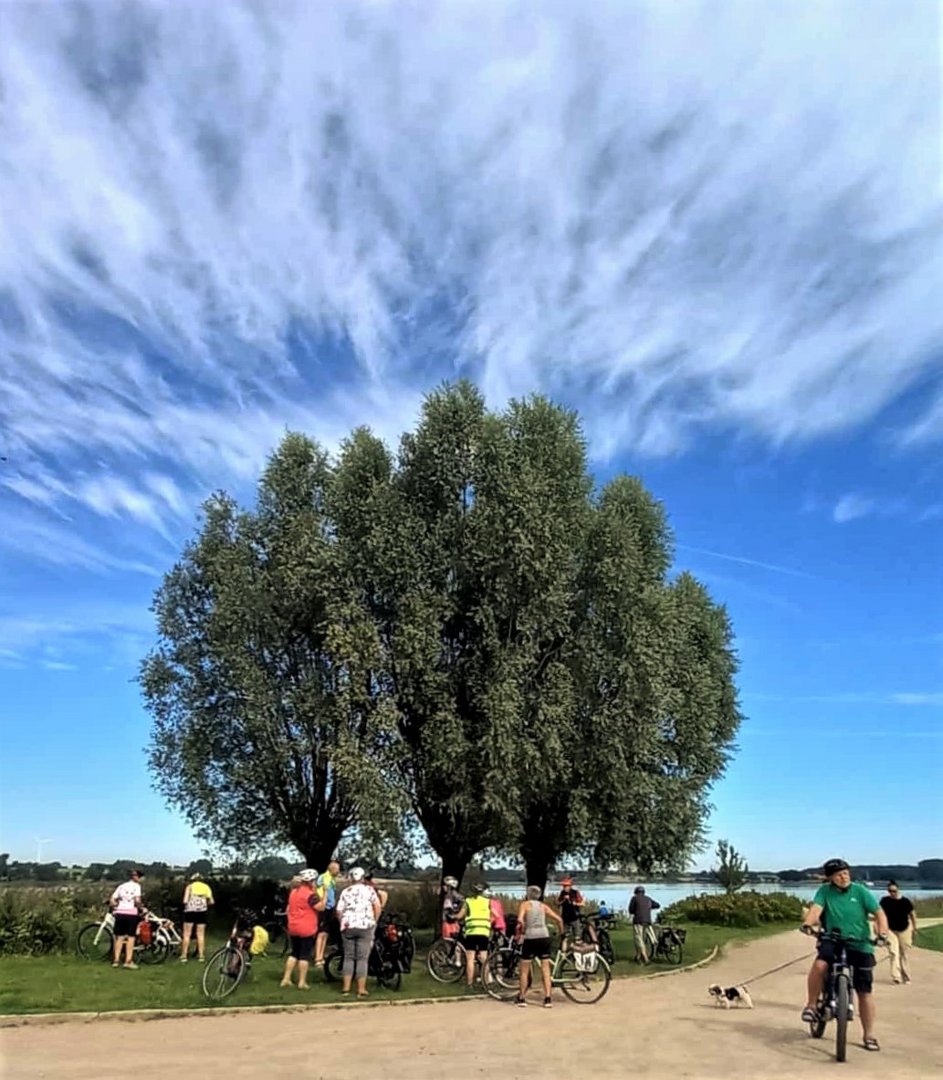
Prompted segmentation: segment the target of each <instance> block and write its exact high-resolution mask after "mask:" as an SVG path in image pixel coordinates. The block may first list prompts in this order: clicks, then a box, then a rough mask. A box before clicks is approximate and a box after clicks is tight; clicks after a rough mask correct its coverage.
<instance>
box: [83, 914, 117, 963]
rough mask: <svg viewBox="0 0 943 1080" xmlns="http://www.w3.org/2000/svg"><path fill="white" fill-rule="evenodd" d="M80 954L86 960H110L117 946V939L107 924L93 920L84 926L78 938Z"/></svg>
mask: <svg viewBox="0 0 943 1080" xmlns="http://www.w3.org/2000/svg"><path fill="white" fill-rule="evenodd" d="M76 945H77V947H78V951H79V956H84V957H85V959H86V960H110V959H111V955H112V953H113V952H114V948H115V939H114V935H113V934H112V932H111V931H110V930H109V929H108V927H107V926H102V924H101V923H97V922H93V923H88V925H86V926H83V927H82V929H81V930H80V931H79V934H78V938H77V939H76Z"/></svg>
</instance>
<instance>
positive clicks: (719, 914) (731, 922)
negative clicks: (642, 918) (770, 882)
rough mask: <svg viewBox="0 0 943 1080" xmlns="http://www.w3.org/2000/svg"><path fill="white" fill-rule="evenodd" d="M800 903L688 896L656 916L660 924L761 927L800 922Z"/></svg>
mask: <svg viewBox="0 0 943 1080" xmlns="http://www.w3.org/2000/svg"><path fill="white" fill-rule="evenodd" d="M802 913H803V907H802V901H801V900H800V899H799V897H798V896H792V895H790V894H789V893H784V892H775V893H758V892H753V891H750V892H738V893H729V894H724V893H721V894H717V893H701V894H700V895H699V896H688V897H685V899H684V900H679V901H678V902H677V903H675V904H671V905H670V906H669V907H666V908H662V910H661V911H660V912H659V920H658V921H659V922H665V923H675V922H695V923H708V924H710V925H712V926H738V927H744V928H746V927H751V926H760V925H761V924H763V923H772V922H792V923H797V924H798V923H800V922H801V921H802Z"/></svg>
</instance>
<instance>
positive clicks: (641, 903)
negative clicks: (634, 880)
mask: <svg viewBox="0 0 943 1080" xmlns="http://www.w3.org/2000/svg"><path fill="white" fill-rule="evenodd" d="M660 907H661V904H659V903H658V901H657V900H653V899H652V898H651V897H650V896H647V895H646V894H645V886H644V885H636V886H635V892H634V893H633V895H632V899H631V900H630V901H629V918H630V919H631V921H632V936H633V937H634V939H635V962H636V963H637V964H647V963H648V961H649V955H648V951H649V949H652V948H654V946H655V927H654V926H652V912H653V911H656V910H657V909H658V908H660Z"/></svg>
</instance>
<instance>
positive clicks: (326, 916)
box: [318, 908, 337, 934]
mask: <svg viewBox="0 0 943 1080" xmlns="http://www.w3.org/2000/svg"><path fill="white" fill-rule="evenodd" d="M336 927H337V912H336V911H335V910H334V908H327V909H326V910H324V911H319V912H318V933H319V934H333V933H335V931H336Z"/></svg>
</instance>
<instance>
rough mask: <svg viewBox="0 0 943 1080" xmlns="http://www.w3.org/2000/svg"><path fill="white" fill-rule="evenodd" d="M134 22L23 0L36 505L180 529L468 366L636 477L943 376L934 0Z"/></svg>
mask: <svg viewBox="0 0 943 1080" xmlns="http://www.w3.org/2000/svg"><path fill="white" fill-rule="evenodd" d="M116 10H117V9H116V7H115V6H114V5H91V4H70V3H63V4H58V5H42V6H36V5H26V4H23V5H14V6H8V7H7V8H6V9H5V12H4V34H3V37H2V39H0V79H2V85H3V92H4V99H5V101H6V102H7V107H6V108H5V110H4V111H3V113H2V115H0V200H2V203H3V205H4V206H6V207H11V208H14V212H12V213H7V214H6V215H4V217H3V219H2V221H0V378H2V380H3V383H4V387H5V390H6V391H7V392H6V393H5V394H4V395H2V396H0V425H2V440H3V442H2V452H5V453H6V454H7V456H8V457H9V458H10V465H9V467H8V468H7V469H6V471H5V473H4V482H5V483H6V486H7V489H8V493H9V494H8V496H7V497H8V498H9V499H14V498H15V499H16V500H18V501H17V502H15V503H14V502H10V503H3V504H0V513H2V514H3V516H4V517H7V516H8V515H14V514H18V513H19V506H20V505H21V503H24V502H25V503H28V504H30V505H31V506H32V507H34V508H35V509H36V510H42V511H44V512H46V513H47V514H48V515H50V516H49V518H48V521H47V525H48V529H49V530H52V531H53V532H51V533H50V535H53V533H54V530H55V529H56V528H58V526H57V525H56V515H59V516H60V517H61V516H62V515H65V516H66V517H69V516H70V515H72V514H74V513H88V514H90V515H94V516H96V517H97V518H99V519H101V520H102V521H103V522H105V523H106V524H107V522H109V521H110V522H114V523H120V524H121V525H122V527H124V525H126V524H129V525H131V526H133V527H134V528H136V529H139V530H141V532H142V533H156V534H158V535H161V536H164V537H174V536H176V535H177V531H178V530H179V528H181V527H182V524H183V523H184V522H185V520H186V516H187V513H188V512H190V511H192V508H193V506H194V504H195V502H196V501H197V499H198V498H199V497H201V496H202V495H203V494H205V493H206V491H207V490H208V489H209V488H211V487H215V486H217V485H219V484H228V483H232V482H235V481H247V480H248V479H249V478H251V477H252V476H254V475H255V474H256V472H257V470H258V467H259V465H260V463H261V460H262V459H263V458H264V456H265V454H266V453H267V452H268V451H269V450H270V449H271V448H272V446H273V445H274V443H275V442H277V439H278V437H279V436H280V434H281V432H282V431H283V430H284V429H285V427H301V428H304V429H305V430H308V431H311V432H312V433H313V434H315V435H317V436H318V437H320V438H322V439H323V440H324V441H325V442H327V443H328V444H336V442H337V441H338V440H339V439H340V438H341V437H342V436H343V434H344V433H345V432H346V431H347V430H349V428H350V427H351V426H352V425H353V424H356V423H361V422H367V423H372V424H374V425H375V426H376V427H377V429H378V430H379V431H380V432H381V433H382V434H384V435H387V436H393V435H395V434H396V432H398V431H399V430H401V429H402V427H404V426H405V425H407V424H408V423H409V422H410V421H411V419H412V417H413V416H414V415H415V412H416V409H417V406H418V400H419V395H420V391H421V390H422V389H423V388H425V387H427V386H428V385H429V384H430V382H434V381H435V380H436V379H438V378H440V377H442V376H452V375H460V374H469V375H472V376H473V377H475V378H477V379H478V380H479V381H480V382H481V384H482V385H483V386H484V387H485V389H486V391H487V392H488V394H489V396H490V398H491V400H492V401H493V402H495V403H498V402H500V401H502V400H503V399H504V398H505V397H506V396H507V395H508V394H520V393H524V392H528V391H530V390H533V389H541V390H545V391H547V392H549V393H551V394H553V395H555V396H557V397H560V398H563V399H565V400H566V401H568V402H570V403H571V404H574V405H576V406H578V407H579V408H580V409H581V411H582V413H583V415H584V417H585V419H586V423H587V429H588V434H589V437H590V445H591V448H592V451H593V453H594V454H595V455H596V456H597V457H600V458H605V457H608V456H611V455H613V454H615V453H617V452H618V451H620V450H622V449H626V448H630V449H634V450H636V451H639V452H641V453H646V454H653V455H658V454H667V453H673V452H675V451H677V450H679V449H681V448H683V447H685V446H686V445H688V444H689V442H690V441H691V440H692V439H693V438H694V437H695V436H696V435H697V433H698V432H700V431H702V430H704V429H706V428H710V429H723V430H730V429H733V430H736V431H740V432H745V433H748V434H751V435H756V436H759V437H761V438H764V439H767V440H770V441H773V442H777V441H783V440H790V439H791V440H801V439H811V438H815V437H817V436H820V435H823V434H827V433H832V432H835V431H837V430H842V429H849V428H852V427H855V426H856V425H860V424H862V423H863V422H865V421H866V420H868V419H869V418H871V417H873V416H874V415H875V414H876V413H877V412H878V411H879V410H880V409H882V408H883V407H884V406H885V405H887V404H888V403H889V402H891V401H893V400H895V399H896V398H897V397H899V396H900V395H901V394H902V393H903V392H904V391H905V390H906V389H907V388H908V387H909V386H912V385H913V384H914V383H915V381H916V380H918V379H926V380H932V379H933V377H934V373H939V370H940V364H939V357H940V351H939V346H940V343H941V338H943V311H941V309H940V306H939V304H938V303H936V302H935V300H934V298H935V296H936V294H937V292H938V289H939V286H940V283H941V273H940V271H941V263H940V251H941V247H940V243H939V241H940V201H939V185H938V160H937V152H936V146H937V142H936V140H937V133H938V129H939V122H940V110H939V107H938V93H937V90H938V81H939V74H938V57H937V55H936V51H935V48H934V41H935V40H936V29H937V18H938V16H937V12H936V9H935V6H934V5H932V4H930V3H919V2H918V3H913V4H908V5H906V6H904V7H901V6H900V5H899V4H896V3H886V4H882V3H874V4H869V5H867V6H866V7H861V5H858V4H854V3H850V2H849V3H845V4H842V3H836V4H833V5H828V6H821V5H816V6H811V5H809V6H806V7H804V8H795V7H790V8H776V7H773V6H770V5H766V6H764V7H763V8H762V9H761V10H760V9H758V8H757V7H756V5H754V4H737V3H733V4H709V3H695V2H691V3H686V4H681V5H677V4H673V5H658V4H651V5H648V6H641V5H625V4H621V3H615V2H611V3H599V4H596V5H592V6H591V7H590V8H583V9H578V8H576V7H574V6H573V5H572V4H569V3H565V2H563V0H557V2H549V3H548V2H541V3H536V2H534V3H528V2H525V3H523V4H521V3H515V4H510V3H507V4H504V3H495V4H489V5H481V4H478V3H472V2H471V0H467V2H455V3H449V4H435V3H432V4H423V5H418V4H411V3H406V4H397V5H378V4H375V3H369V2H351V3H349V4H344V5H333V6H332V5H305V4H300V3H285V4H280V5H277V6H276V7H270V6H258V5H252V4H243V3H237V2H224V3H219V4H214V5H210V6H206V5H197V6H195V7H194V6H191V7H187V6H184V5H170V4H156V3H147V2H139V3H135V4H128V5H123V6H122V7H121V8H120V18H118V17H116ZM933 103H937V105H936V106H935V105H934V104H933ZM888 146H893V147H894V153H893V154H888V153H887V147H888ZM934 430H935V428H934V427H933V425H932V423H931V422H930V421H928V419H927V418H926V417H919V416H918V418H917V419H916V420H915V422H914V426H913V427H912V429H911V434H910V436H909V437H911V438H914V439H917V438H920V439H926V438H929V437H931V436H932V434H933V431H934ZM836 510H837V508H836ZM845 512H847V508H846V511H845ZM845 520H850V518H845ZM11 542H12V544H14V545H16V544H17V543H21V542H22V538H21V539H20V540H17V538H16V537H13V539H12V541H11ZM54 548H55V545H54V543H53V542H50V541H48V540H47V542H46V543H45V544H43V545H42V549H43V550H47V551H49V552H50V553H52V552H53V551H54ZM65 550H68V548H66V549H63V551H65ZM73 553H74V555H75V558H76V559H77V560H78V561H79V562H80V563H81V560H83V559H84V561H85V563H91V562H93V561H95V559H96V558H97V560H98V562H99V563H102V562H107V561H108V560H109V559H113V558H114V556H113V555H112V554H111V553H110V552H109V551H108V549H107V545H105V546H104V547H102V546H101V545H99V549H96V552H92V553H89V552H86V553H85V555H83V554H82V553H81V551H79V550H77V549H75V546H74V545H73ZM60 558H64V555H60ZM118 558H119V560H120V559H123V556H118ZM132 561H133V560H132ZM138 561H139V562H144V563H146V562H148V561H149V560H148V558H145V559H143V560H138Z"/></svg>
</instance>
